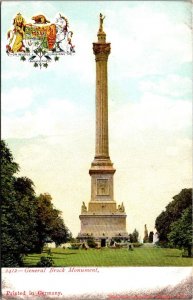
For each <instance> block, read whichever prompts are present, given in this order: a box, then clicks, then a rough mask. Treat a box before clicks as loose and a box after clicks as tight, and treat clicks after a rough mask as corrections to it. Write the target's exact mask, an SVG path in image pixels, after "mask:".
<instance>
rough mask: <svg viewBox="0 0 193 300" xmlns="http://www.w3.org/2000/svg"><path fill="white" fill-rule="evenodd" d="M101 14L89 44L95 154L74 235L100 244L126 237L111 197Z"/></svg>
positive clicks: (123, 216)
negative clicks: (86, 197) (93, 79)
mask: <svg viewBox="0 0 193 300" xmlns="http://www.w3.org/2000/svg"><path fill="white" fill-rule="evenodd" d="M104 18H105V17H104V16H103V15H102V14H100V25H99V30H98V33H97V37H98V41H97V42H96V43H93V52H94V55H95V61H96V97H95V102H96V140H95V156H94V160H93V162H92V163H91V168H90V169H89V174H90V176H91V199H90V201H89V203H88V208H87V207H86V205H85V203H84V202H83V204H82V207H81V215H80V216H79V218H80V220H81V230H80V233H79V235H78V238H80V239H82V240H84V239H88V238H89V237H92V238H94V239H95V240H97V241H101V246H102V247H104V246H105V244H106V240H108V239H111V238H113V237H119V238H120V237H121V238H123V239H127V238H128V233H127V231H126V217H127V216H126V212H125V208H124V205H123V204H122V205H118V208H117V204H116V201H115V200H114V188H113V185H114V184H113V175H114V173H115V169H114V167H113V164H112V162H111V160H110V156H109V137H108V70H107V61H108V56H109V54H110V50H111V48H110V43H107V42H106V34H105V32H104V30H103V21H104Z"/></svg>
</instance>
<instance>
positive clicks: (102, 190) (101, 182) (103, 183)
mask: <svg viewBox="0 0 193 300" xmlns="http://www.w3.org/2000/svg"><path fill="white" fill-rule="evenodd" d="M97 195H98V196H108V195H109V180H108V179H97Z"/></svg>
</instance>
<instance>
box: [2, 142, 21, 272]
mask: <svg viewBox="0 0 193 300" xmlns="http://www.w3.org/2000/svg"><path fill="white" fill-rule="evenodd" d="M18 170H19V166H18V164H16V163H15V162H14V161H13V156H12V154H11V152H10V150H9V149H8V147H7V145H6V144H5V142H4V141H1V244H2V246H1V260H2V266H3V267H14V266H19V263H21V255H20V253H19V251H18V246H19V244H18V241H17V239H16V236H15V224H14V223H15V210H16V209H15V204H16V197H15V190H14V174H15V173H16V172H18ZM10 224H12V226H11V225H10Z"/></svg>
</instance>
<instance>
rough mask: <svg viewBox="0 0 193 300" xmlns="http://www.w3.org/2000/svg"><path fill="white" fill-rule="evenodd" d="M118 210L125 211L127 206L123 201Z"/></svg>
mask: <svg viewBox="0 0 193 300" xmlns="http://www.w3.org/2000/svg"><path fill="white" fill-rule="evenodd" d="M117 210H118V211H120V212H124V211H125V207H124V205H123V202H122V203H121V205H118V209H117Z"/></svg>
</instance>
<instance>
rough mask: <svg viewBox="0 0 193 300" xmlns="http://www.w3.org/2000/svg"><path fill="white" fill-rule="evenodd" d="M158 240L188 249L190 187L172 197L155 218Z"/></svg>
mask: <svg viewBox="0 0 193 300" xmlns="http://www.w3.org/2000/svg"><path fill="white" fill-rule="evenodd" d="M155 227H156V229H157V231H158V233H159V241H160V242H161V243H163V242H164V243H167V244H168V245H169V246H173V247H178V248H181V249H182V248H183V249H186V250H188V255H189V256H190V255H191V242H192V189H183V190H182V191H181V192H180V193H179V194H178V195H176V196H174V197H173V201H171V202H170V203H169V204H168V205H167V206H166V209H165V211H162V212H161V214H160V215H159V216H158V217H157V218H156V221H155Z"/></svg>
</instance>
